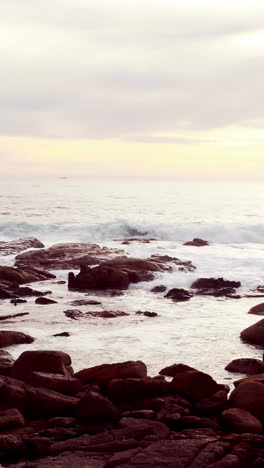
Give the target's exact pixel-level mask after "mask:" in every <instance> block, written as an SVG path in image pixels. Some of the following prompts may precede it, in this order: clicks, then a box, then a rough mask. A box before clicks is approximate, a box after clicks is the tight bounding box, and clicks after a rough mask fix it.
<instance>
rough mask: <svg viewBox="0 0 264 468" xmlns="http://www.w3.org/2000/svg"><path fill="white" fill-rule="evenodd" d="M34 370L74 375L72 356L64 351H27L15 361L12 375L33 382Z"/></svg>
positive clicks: (68, 375)
mask: <svg viewBox="0 0 264 468" xmlns="http://www.w3.org/2000/svg"><path fill="white" fill-rule="evenodd" d="M32 372H45V373H52V374H61V375H64V376H66V377H72V375H73V371H72V368H71V358H70V356H69V355H68V354H66V353H63V352H62V351H50V350H47V351H46V350H44V351H43V350H40V351H25V352H24V353H22V354H21V355H20V356H19V358H18V359H17V360H16V361H15V362H14V364H13V367H12V371H11V376H12V377H14V378H16V379H20V380H23V381H24V382H29V383H31V378H32Z"/></svg>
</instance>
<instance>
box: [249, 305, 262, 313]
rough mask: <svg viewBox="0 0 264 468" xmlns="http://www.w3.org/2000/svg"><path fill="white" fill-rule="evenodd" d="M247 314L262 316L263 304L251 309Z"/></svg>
mask: <svg viewBox="0 0 264 468" xmlns="http://www.w3.org/2000/svg"><path fill="white" fill-rule="evenodd" d="M248 313H249V314H254V315H264V303H262V304H257V305H255V306H254V307H251V309H250V310H249V312H248Z"/></svg>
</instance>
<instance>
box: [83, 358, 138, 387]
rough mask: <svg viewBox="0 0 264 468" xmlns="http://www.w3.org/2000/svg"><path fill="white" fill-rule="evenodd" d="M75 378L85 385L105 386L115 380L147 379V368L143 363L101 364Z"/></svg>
mask: <svg viewBox="0 0 264 468" xmlns="http://www.w3.org/2000/svg"><path fill="white" fill-rule="evenodd" d="M74 377H76V378H77V379H79V380H80V381H81V382H82V383H83V384H88V383H91V384H97V385H105V384H106V383H108V382H110V380H113V379H127V378H138V379H145V378H146V377H147V367H146V365H145V364H144V362H142V361H126V362H118V363H114V364H101V365H99V366H94V367H89V368H87V369H83V370H81V371H79V372H77V373H76V374H75V375H74Z"/></svg>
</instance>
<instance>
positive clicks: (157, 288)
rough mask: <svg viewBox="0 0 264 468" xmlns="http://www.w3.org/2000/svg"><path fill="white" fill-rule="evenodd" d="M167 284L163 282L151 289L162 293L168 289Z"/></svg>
mask: <svg viewBox="0 0 264 468" xmlns="http://www.w3.org/2000/svg"><path fill="white" fill-rule="evenodd" d="M166 289H167V288H166V286H163V285H162V284H161V285H160V286H154V288H152V289H151V290H150V291H151V292H154V293H162V292H165V291H166Z"/></svg>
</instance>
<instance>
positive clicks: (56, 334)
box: [52, 332, 70, 336]
mask: <svg viewBox="0 0 264 468" xmlns="http://www.w3.org/2000/svg"><path fill="white" fill-rule="evenodd" d="M52 336H70V333H69V332H61V333H55V335H52Z"/></svg>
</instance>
